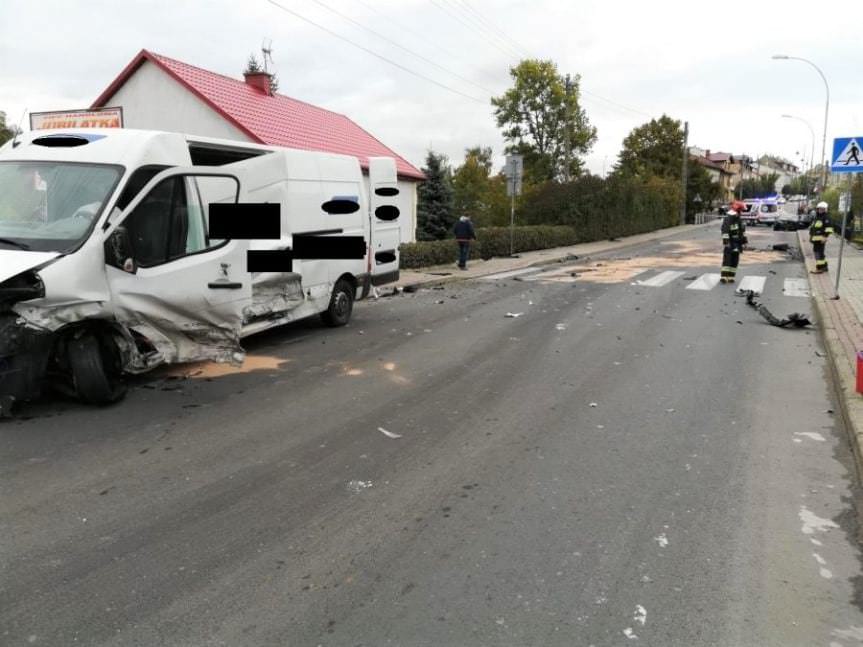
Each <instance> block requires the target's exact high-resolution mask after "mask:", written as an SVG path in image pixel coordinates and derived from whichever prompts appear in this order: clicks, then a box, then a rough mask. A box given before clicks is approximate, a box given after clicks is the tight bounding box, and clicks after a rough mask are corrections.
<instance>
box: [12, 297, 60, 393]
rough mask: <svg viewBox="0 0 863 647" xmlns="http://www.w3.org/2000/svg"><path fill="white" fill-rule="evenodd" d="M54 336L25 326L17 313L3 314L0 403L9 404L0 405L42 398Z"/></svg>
mask: <svg viewBox="0 0 863 647" xmlns="http://www.w3.org/2000/svg"><path fill="white" fill-rule="evenodd" d="M53 337H54V336H53V335H52V334H51V333H48V332H40V331H38V330H35V329H33V328H28V327H26V326H23V325H21V323H20V322H19V318H18V315H16V314H15V313H12V312H2V313H0V402H6V403H7V404H6V406H3V405H2V404H0V408H2V409H6V408H8V407H10V406H11V404H12V403H13V402H15V401H17V400H34V399H36V398H38V397H39V395H40V393H41V391H42V384H43V379H44V376H45V370H46V368H47V366H48V360H49V358H50V356H51V346H52V344H53ZM10 398H11V400H10Z"/></svg>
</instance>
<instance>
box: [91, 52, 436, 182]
mask: <svg viewBox="0 0 863 647" xmlns="http://www.w3.org/2000/svg"><path fill="white" fill-rule="evenodd" d="M145 61H150V62H151V63H153V64H154V65H156V66H157V67H159V68H160V69H162V70H164V71H165V72H166V73H167V74H168V75H170V76H171V77H173V78H174V79H175V80H177V81H178V82H179V83H180V84H181V85H183V86H185V87H186V88H187V89H188V90H189V91H191V92H192V93H194V94H195V95H196V96H197V97H198V98H200V99H201V100H203V101H204V102H205V103H207V104H208V105H209V106H210V107H211V108H213V109H214V110H215V111H216V112H218V113H219V114H221V115H222V116H223V117H224V118H225V119H227V120H228V121H229V122H231V124H233V125H234V126H236V127H237V128H239V129H240V130H241V131H243V132H244V133H245V134H246V135H248V136H249V138H250V139H251V140H252V141H255V142H258V143H261V144H267V145H270V146H284V147H286V148H298V149H301V150H310V151H323V152H327V153H340V154H343V155H353V156H354V157H358V158H359V160H360V164H361V165H362V166H363V168H366V167H368V158H369V157H378V156H380V157H394V158H395V160H396V167H397V169H398V174H399V175H400V176H402V177H407V178H412V179H417V180H423V179H425V176H424V175H423V173H422V171H420V170H419V169H417V168H416V167H415V166H413V165H412V164H411V163H410V162H408V161H407V160H405V159H404V158H402V157H401V156H399V155H397V154H396V153H394V152H393V151H392V150H390V149H389V148H387V147H386V146H384V144H382V143H381V142H380V141H379V140H377V139H375V138H374V137H373V136H372V135H370V134H369V133H368V132H366V131H365V130H363V129H362V128H360V127H359V126H358V125H357V124H355V123H354V122H353V121H351V120H350V119H348V118H347V117H345V116H344V115H340V114H338V113H335V112H331V111H329V110H325V109H323V108H319V107H317V106H313V105H311V104H309V103H305V102H303V101H298V100H297V99H292V98H291V97H286V96H284V95H281V94H276V95H274V96H269V95H267V94H264V93H263V92H262V91H260V90H258V89H257V88H255V87H253V86H251V85H249V84H247V83H245V82H243V81H240V80H237V79H232V78H230V77H227V76H223V75H221V74H216V73H215V72H209V71H207V70H202V69H201V68H199V67H194V66H192V65H187V64H186V63H182V62H181V61H175V60H174V59H171V58H168V57H166V56H161V55H159V54H154V53H152V52H148V51H147V50H145V49H144V50H141V52H140V53H139V54H138V55H137V56H136V57H135V58H134V59H133V60H132V62H131V63H129V65H127V66H126V68H125V69H124V70H123V71H122V72H120V75H119V76H118V77H117V78H116V79H114V82H113V83H111V85H109V86H108V87H107V88H106V89H105V91H104V92H102V94H100V95H99V97H98V98H97V99H96V100H95V101H94V102H93V106H92V107H93V108H98V107H101V106H104V105H106V104H107V102H108V100H109V99H110V98H111V97H112V96H113V95H114V94H116V92H117V91H118V90H119V89H120V87H121V86H122V85H123V84H124V83H125V82H126V81H127V80H128V79H129V77H130V76H132V74H134V73H135V71H136V70H137V69H138V68H139V67H140V66H141V65H142V64H143V63H144V62H145Z"/></svg>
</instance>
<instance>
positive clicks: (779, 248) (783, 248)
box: [772, 243, 788, 252]
mask: <svg viewBox="0 0 863 647" xmlns="http://www.w3.org/2000/svg"><path fill="white" fill-rule="evenodd" d="M772 249H773V251H775V252H787V251H788V243H776V244H775V245H773V247H772Z"/></svg>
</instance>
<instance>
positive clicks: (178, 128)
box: [105, 61, 417, 243]
mask: <svg viewBox="0 0 863 647" xmlns="http://www.w3.org/2000/svg"><path fill="white" fill-rule="evenodd" d="M105 105H109V106H122V108H123V125H124V126H125V127H126V128H141V129H145V130H167V131H170V132H178V133H185V134H189V135H198V136H200V137H214V138H219V139H233V140H235V141H241V142H249V141H252V140H251V139H250V138H249V137H248V136H247V135H246V134H245V133H243V132H242V131H241V130H239V129H238V128H236V127H235V126H233V125H232V124H231V123H230V122H229V121H227V120H226V119H225V118H224V117H223V116H222V115H220V114H219V113H218V112H216V111H215V110H213V108H211V107H210V106H209V105H208V104H207V103H205V102H204V101H202V100H201V99H199V98H198V97H197V96H195V94H193V93H192V92H190V91H189V90H188V89H187V88H185V87H184V86H183V85H181V84H180V83H178V82H177V81H176V80H175V79H174V78H172V77H171V76H170V75H169V74H167V73H166V72H165V71H163V70H162V69H160V68H159V67H158V66H156V65H153V63H151V62H149V61H145V62H144V63H143V64H142V65H141V67H139V68H138V69H137V70H136V71H135V73H134V74H132V76H131V77H129V79H127V81H126V82H125V83H124V84H123V85H122V86H121V87H120V89H119V90H118V91H117V92H116V93H114V95H113V96H112V97H111V98H110V99H108V101H107V102H106V103H105ZM398 187H399V198H398V206H399V211H400V212H401V214H402V216H401V218H400V221H401V240H402V242H406V243H407V242H414V241H416V225H417V222H416V221H417V182H413V181H410V180H404V179H401V180H399V182H398Z"/></svg>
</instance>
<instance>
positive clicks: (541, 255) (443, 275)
mask: <svg viewBox="0 0 863 647" xmlns="http://www.w3.org/2000/svg"><path fill="white" fill-rule="evenodd" d="M716 222H718V221H717V220H714V221H711V222H708V223H704V224H701V225H680V226H677V227H669V228H668V229H660V230H659V231H652V232H649V233H646V234H638V235H636V236H628V237H627V238H621V239H618V240H613V241H611V240H601V241H597V242H594V243H582V244H579V245H571V246H569V247H554V248H552V249H540V250H536V251H533V252H522V253H521V254H518V257H517V258H508V257H502V258H490V259H489V260H487V261H482V260H476V261H469V262H468V269H467V270H459V269H458V267H456V248H455V245H453V262H452V263H451V264H449V265H438V266H435V267H426V268H422V269H417V270H403V271H402V272H401V276H400V278H399V281H398V283H396V287H397V288H399V287H401V288H404V287H406V286H420V285H431V284H437V283H447V282H449V281H459V280H462V279H473V278H477V277H481V276H488V275H489V274H497V273H498V272H507V271H510V270H520V269H523V268H527V267H533V266H541V265H549V264H552V263H559V262H561V261H565V260H566V259H567V258H571V257H573V256H578V257H579V258H585V257H587V256H590V255H591V254H600V253H603V252H610V251H615V250H618V249H625V248H627V247H632V246H633V245H640V244H642V243H649V242H651V241H654V240H663V239H665V238H671V237H672V236H675V235H677V234H680V233H683V232H689V231H698V230H700V229H704V228H707V227H710V226H711V225H713V224H715V223H716ZM861 287H863V286H861Z"/></svg>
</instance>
